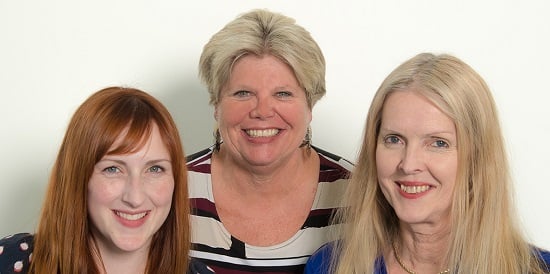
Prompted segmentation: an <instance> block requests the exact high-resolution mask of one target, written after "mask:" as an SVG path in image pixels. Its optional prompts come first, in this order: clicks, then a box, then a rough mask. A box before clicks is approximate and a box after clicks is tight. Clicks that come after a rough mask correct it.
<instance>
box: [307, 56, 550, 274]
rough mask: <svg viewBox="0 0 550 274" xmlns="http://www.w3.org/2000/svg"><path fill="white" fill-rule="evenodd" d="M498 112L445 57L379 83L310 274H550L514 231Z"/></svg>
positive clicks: (418, 59) (460, 65)
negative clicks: (330, 239)
mask: <svg viewBox="0 0 550 274" xmlns="http://www.w3.org/2000/svg"><path fill="white" fill-rule="evenodd" d="M510 196H511V179H510V174H509V169H508V161H507V159H506V152H505V147H504V141H503V137H502V133H501V128H500V126H499V120H498V115H497V110H496V106H495V103H494V100H493V98H492V95H491V93H490V91H489V89H488V87H487V85H486V84H485V82H484V81H483V79H482V78H481V77H480V76H479V75H478V74H477V73H476V72H475V71H474V70H473V69H472V68H471V67H469V66H468V65H467V64H465V63H464V62H462V61H461V60H459V59H457V58H456V57H453V56H450V55H445V54H443V55H433V54H429V53H424V54H419V55H417V56H415V57H413V58H412V59H410V60H408V61H406V62H405V63H403V64H402V65H400V66H399V67H397V68H396V69H395V70H394V71H393V72H392V73H391V74H390V75H389V76H388V77H387V78H386V79H385V80H384V82H383V83H382V85H381V86H380V88H379V89H378V91H377V93H376V95H375V96H374V99H373V101H372V105H371V107H370V110H369V113H368V118H367V122H366V128H365V135H364V139H363V144H362V148H361V152H360V156H359V160H358V163H357V167H356V170H355V173H354V175H353V176H352V181H351V182H350V187H349V189H348V191H347V199H345V200H346V201H348V202H349V203H350V207H349V208H347V210H344V211H340V212H339V215H338V218H337V220H339V221H343V222H346V223H347V225H345V227H344V229H343V231H342V237H343V239H342V240H341V241H338V242H336V243H335V244H333V245H327V246H325V247H324V248H322V249H321V250H319V251H318V252H317V253H316V254H315V255H313V256H312V257H311V258H310V261H309V263H308V265H307V270H306V273H338V274H350V273H391V274H396V273H405V274H407V273H408V274H412V273H420V274H424V273H426V274H433V273H463V274H472V273H486V274H502V273H507V274H508V273H525V274H527V273H548V272H549V269H548V264H549V262H550V254H549V253H548V252H546V251H543V250H541V249H539V248H537V247H535V246H533V245H532V244H530V243H529V242H528V241H527V240H526V238H525V237H524V235H522V234H521V232H520V229H519V228H518V223H517V220H518V219H517V218H516V216H515V214H514V208H513V205H512V200H511V197H510Z"/></svg>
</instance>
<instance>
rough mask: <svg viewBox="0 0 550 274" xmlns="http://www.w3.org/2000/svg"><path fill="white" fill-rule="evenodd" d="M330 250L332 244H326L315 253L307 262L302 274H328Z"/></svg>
mask: <svg viewBox="0 0 550 274" xmlns="http://www.w3.org/2000/svg"><path fill="white" fill-rule="evenodd" d="M332 249H333V243H327V244H324V245H323V246H321V247H320V248H319V249H318V250H317V251H315V252H314V253H313V254H312V255H311V257H309V259H308V260H307V263H306V267H305V269H304V274H328V273H329V269H330V261H331V258H332Z"/></svg>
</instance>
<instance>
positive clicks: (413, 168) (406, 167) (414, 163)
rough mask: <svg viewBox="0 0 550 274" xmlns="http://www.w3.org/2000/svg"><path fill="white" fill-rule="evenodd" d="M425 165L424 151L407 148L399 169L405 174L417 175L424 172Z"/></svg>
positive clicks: (412, 147) (411, 147)
mask: <svg viewBox="0 0 550 274" xmlns="http://www.w3.org/2000/svg"><path fill="white" fill-rule="evenodd" d="M424 167H425V163H424V157H423V154H422V151H420V148H417V147H415V146H407V147H406V148H405V149H404V150H403V154H402V157H401V162H400V163H399V168H400V169H401V170H402V171H403V172H404V173H405V174H415V173H418V172H421V171H423V170H424Z"/></svg>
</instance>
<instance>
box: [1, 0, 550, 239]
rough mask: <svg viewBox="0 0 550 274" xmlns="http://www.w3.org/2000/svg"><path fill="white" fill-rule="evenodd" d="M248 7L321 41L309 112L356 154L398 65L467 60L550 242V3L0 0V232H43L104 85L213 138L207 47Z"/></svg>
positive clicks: (194, 139) (346, 152) (200, 142)
mask: <svg viewBox="0 0 550 274" xmlns="http://www.w3.org/2000/svg"><path fill="white" fill-rule="evenodd" d="M252 8H267V9H270V10H272V11H276V12H282V13H284V14H286V15H289V16H291V17H294V18H295V19H296V21H297V22H298V23H299V24H300V25H302V26H304V27H305V28H306V29H308V30H309V31H310V32H311V34H312V35H313V37H314V38H315V39H316V40H317V42H318V44H319V45H320V47H321V48H322V49H323V52H324V55H325V59H326V62H327V77H326V81H327V95H326V96H325V97H324V98H323V99H322V100H321V101H320V102H319V103H318V104H317V105H316V106H315V108H314V111H313V112H314V115H313V122H312V128H313V142H314V144H315V145H316V146H319V147H321V148H324V149H327V150H329V151H331V152H333V153H336V154H339V155H341V156H344V157H345V158H347V159H349V160H351V161H355V159H356V156H357V152H358V147H359V144H360V140H361V137H362V134H363V131H362V130H363V126H364V120H365V116H366V112H367V109H368V107H369V104H370V101H371V98H372V95H373V94H374V92H375V91H376V89H377V88H378V85H379V84H380V83H381V82H382V80H383V78H384V77H385V76H386V75H387V74H388V73H389V72H390V71H391V70H392V69H393V68H395V67H396V66H397V65H399V64H400V63H401V62H403V61H405V60H406V59H408V58H410V57H412V56H413V55H415V54H417V53H419V52H423V51H431V52H435V53H451V54H454V55H456V56H458V57H459V58H461V59H463V60H464V61H466V62H467V63H469V64H470V65H471V66H472V67H473V68H474V69H476V70H477V71H478V72H479V73H480V74H481V75H482V76H483V77H484V78H485V80H486V81H487V83H488V84H489V86H490V88H491V89H492V91H493V94H494V97H495V99H496V101H497V104H498V107H499V111H500V115H501V121H502V126H503V129H504V134H505V137H506V142H507V145H508V150H509V155H510V162H511V166H512V168H513V169H512V171H513V177H514V179H515V194H516V198H517V199H516V200H517V205H518V206H517V208H518V212H519V215H520V217H521V221H522V224H523V226H524V228H525V231H526V232H527V234H528V236H529V237H530V239H531V240H532V241H533V242H534V243H536V244H538V245H540V246H542V247H545V248H550V234H549V233H548V229H549V223H550V221H549V218H548V214H547V212H548V211H549V210H548V209H549V208H550V207H549V205H548V193H550V179H548V178H549V176H548V173H546V171H548V164H549V163H550V161H549V160H548V156H549V155H550V145H549V144H548V140H546V138H547V137H548V136H549V135H550V122H549V121H548V117H550V107H549V105H548V103H549V102H550V101H549V99H550V95H548V94H549V92H550V90H549V88H548V86H549V85H548V81H549V80H548V79H550V52H549V50H548V49H550V38H549V37H550V18H549V17H548V14H550V1H548V0H525V1H507V0H504V1H502V0H494V1H477V0H466V1H450V0H437V1H436V0H433V1H428V0H415V1H406V0H402V1H396V0H388V1H371V0H366V1H365V0H357V1H327V0H308V1H284V0H283V1H281V0H279V1H246V0H233V1H212V0H206V1H175V0H174V1H145V0H118V1H113V0H96V1H81V0H76V1H75V0H50V1H37V0H34V1H26V0H17V1H16V0H0V94H1V96H0V117H2V123H1V124H0V128H1V134H0V176H2V178H1V179H0V185H1V188H0V237H1V236H4V235H7V234H10V233H15V232H21V231H27V232H32V231H34V228H35V226H36V222H37V219H38V215H39V213H40V207H41V203H42V199H43V195H44V191H45V187H46V184H47V180H48V176H49V172H50V170H51V167H52V165H53V162H54V159H55V156H56V153H57V149H58V147H59V145H60V143H61V140H62V138H63V134H64V132H65V129H66V126H67V123H68V121H69V119H70V117H71V115H72V113H73V112H74V111H75V109H76V108H77V107H78V105H80V103H82V102H83V101H84V100H85V99H86V98H87V97H88V96H89V95H90V94H91V93H93V92H95V91H97V90H99V89H101V88H104V87H107V86H112V85H124V86H131V87H136V88H139V89H142V90H145V91H147V92H149V93H151V94H153V95H154V96H156V97H157V98H159V99H160V100H161V101H162V102H163V103H165V104H166V105H167V107H168V108H169V110H170V111H171V112H172V114H173V116H174V118H175V120H176V121H177V123H178V126H179V129H180V132H181V135H182V138H183V142H184V146H185V150H186V153H188V154H189V153H192V152H196V151H198V150H200V149H202V148H204V147H207V146H209V145H210V144H211V143H212V129H213V125H214V120H213V118H212V113H213V110H212V107H211V106H209V105H208V96H207V92H206V89H205V88H204V86H203V85H202V84H201V82H200V81H199V79H198V77H197V63H198V59H199V56H200V52H201V50H202V47H203V45H204V44H205V43H206V42H207V41H208V39H209V38H210V36H211V35H212V34H214V33H215V32H216V31H218V30H219V29H220V28H221V27H223V26H224V25H225V24H226V23H227V22H229V21H230V20H232V19H234V18H235V17H236V16H237V15H239V14H241V13H243V12H245V11H248V10H250V9H252Z"/></svg>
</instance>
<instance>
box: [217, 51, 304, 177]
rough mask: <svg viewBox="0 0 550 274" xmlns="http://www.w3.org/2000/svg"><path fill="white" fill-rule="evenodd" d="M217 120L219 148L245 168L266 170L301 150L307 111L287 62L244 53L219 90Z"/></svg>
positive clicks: (268, 56) (271, 57)
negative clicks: (245, 166) (219, 139)
mask: <svg viewBox="0 0 550 274" xmlns="http://www.w3.org/2000/svg"><path fill="white" fill-rule="evenodd" d="M215 118H216V120H217V121H218V126H219V130H220V134H221V136H222V139H223V142H224V143H223V145H222V149H224V150H226V151H227V152H228V153H229V154H230V155H231V156H232V157H233V158H234V159H236V161H238V162H240V163H244V164H245V165H249V166H258V167H270V166H276V165H278V164H281V163H283V162H285V161H286V160H287V159H289V157H290V156H291V155H293V153H296V152H298V151H299V150H298V147H299V146H300V144H301V143H302V141H303V139H304V136H305V134H306V129H307V127H308V125H309V123H310V122H311V109H310V108H309V107H308V104H307V100H306V96H305V92H304V90H303V89H302V88H301V87H300V85H299V83H298V81H297V79H296V77H295V76H294V73H293V70H292V69H291V68H290V67H289V66H288V65H287V64H285V63H284V62H282V61H281V60H279V59H278V58H275V57H273V56H271V55H263V56H256V55H245V56H243V57H241V58H240V59H238V60H237V61H236V62H235V64H234V66H233V70H232V72H231V77H230V78H229V81H228V82H227V84H226V85H225V86H224V88H223V90H222V91H221V92H220V102H219V103H218V105H216V111H215Z"/></svg>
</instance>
